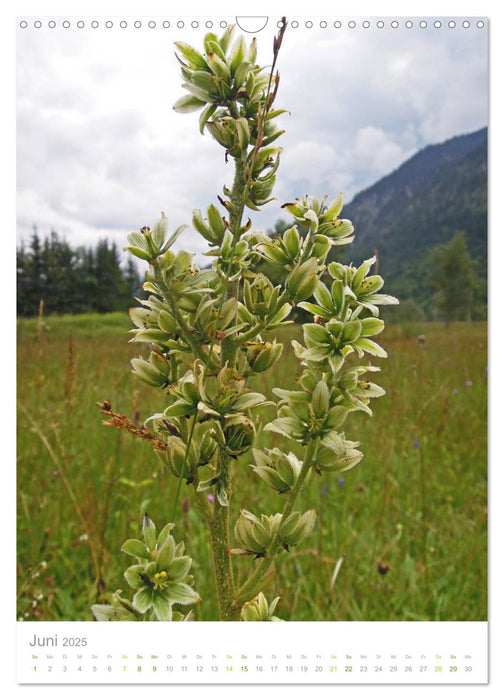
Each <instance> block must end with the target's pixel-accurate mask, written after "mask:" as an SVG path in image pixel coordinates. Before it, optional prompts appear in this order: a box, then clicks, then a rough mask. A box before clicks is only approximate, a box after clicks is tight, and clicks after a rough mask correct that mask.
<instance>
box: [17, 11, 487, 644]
mask: <svg viewBox="0 0 504 700" xmlns="http://www.w3.org/2000/svg"><path fill="white" fill-rule="evenodd" d="M265 19H266V20H267V22H265V24H264V27H263V28H259V29H260V31H259V30H256V31H251V30H250V29H243V28H242V27H241V26H240V25H239V23H237V21H236V18H233V17H223V18H215V17H211V18H206V17H194V18H188V17H185V18H183V21H182V20H180V21H179V20H178V19H177V18H176V17H175V18H174V17H166V18H162V17H155V18H152V19H145V18H139V19H137V20H135V18H132V17H124V18H122V17H113V18H110V20H108V23H107V22H106V21H105V19H104V18H97V20H93V18H91V17H87V18H85V21H79V20H78V18H76V17H69V18H68V20H67V19H66V18H54V20H51V18H41V19H40V21H39V22H38V24H37V21H34V20H33V19H30V20H27V21H23V22H18V28H17V51H18V58H17V148H18V155H17V191H18V196H17V367H18V374H17V411H18V413H17V489H16V493H17V510H16V512H17V582H18V584H17V611H16V619H17V620H18V621H20V622H23V621H28V622H34V621H35V622H36V621H43V622H59V621H75V622H78V621H82V622H85V621H87V622H92V621H96V627H97V629H100V625H98V623H99V622H103V621H112V622H123V621H130V622H132V621H139V622H141V621H151V622H152V621H157V622H165V623H166V622H192V621H196V622H206V621H213V622H215V621H234V622H258V621H264V622H266V621H270V622H281V621H287V622H289V621H299V622H303V621H313V622H329V621H331V622H338V621H341V622H374V621H390V622H403V621H407V622H416V621H420V622H421V621H424V622H430V621H441V622H454V621H486V620H487V139H488V134H487V125H488V60H487V49H488V47H487V38H488V22H486V21H485V22H481V21H480V22H478V21H476V19H475V18H468V19H465V18H453V20H451V21H449V20H448V18H446V17H443V18H439V19H437V18H435V17H428V18H414V17H411V18H408V17H398V18H396V19H394V18H384V19H383V21H382V20H380V19H379V18H369V20H366V19H365V18H359V17H357V18H355V19H354V20H352V19H351V18H338V17H320V18H319V17H313V18H309V19H307V18H304V17H302V18H299V17H288V16H287V17H286V18H282V17H280V16H279V17H269V18H265ZM93 624H94V623H93ZM93 629H94V627H93ZM170 634H172V633H170Z"/></svg>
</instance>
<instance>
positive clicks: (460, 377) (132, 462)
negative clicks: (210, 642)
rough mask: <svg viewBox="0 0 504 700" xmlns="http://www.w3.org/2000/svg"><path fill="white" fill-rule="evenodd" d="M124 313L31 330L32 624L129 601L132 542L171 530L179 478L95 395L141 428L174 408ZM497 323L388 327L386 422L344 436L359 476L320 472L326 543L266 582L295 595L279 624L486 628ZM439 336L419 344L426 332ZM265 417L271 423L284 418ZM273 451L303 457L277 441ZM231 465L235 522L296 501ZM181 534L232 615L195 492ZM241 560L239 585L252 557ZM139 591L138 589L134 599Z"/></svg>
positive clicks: (27, 357)
mask: <svg viewBox="0 0 504 700" xmlns="http://www.w3.org/2000/svg"><path fill="white" fill-rule="evenodd" d="M129 327H130V322H129V319H128V317H127V316H126V315H123V314H109V315H105V316H103V315H98V314H87V315H82V316H62V317H48V318H46V319H44V321H43V322H42V323H40V322H38V321H37V319H29V320H20V321H19V322H18V435H17V455H18V465H17V469H18V476H17V494H18V503H17V514H18V617H19V619H27V620H33V619H36V620H90V619H92V615H91V612H90V605H91V604H92V603H94V602H97V601H101V600H104V599H105V597H106V595H107V594H108V593H110V592H111V591H115V590H116V589H117V588H122V589H123V590H125V591H127V590H128V587H127V584H126V582H125V581H124V579H123V577H122V572H123V571H124V568H125V566H126V565H127V564H128V563H132V562H131V561H129V562H128V559H129V558H127V557H126V556H125V555H123V554H121V553H120V551H119V549H120V546H121V544H122V542H123V541H124V540H125V539H126V538H127V537H132V536H137V535H138V534H139V526H140V518H141V514H142V513H143V512H144V511H146V510H147V511H148V512H149V514H150V515H151V517H152V518H153V520H154V521H155V522H156V523H158V524H159V525H160V526H161V525H163V524H165V522H167V521H168V520H169V519H170V517H171V513H172V508H173V507H174V499H175V493H176V491H177V486H178V484H177V481H176V479H175V478H174V477H173V476H172V475H171V474H169V473H167V472H166V471H163V470H162V468H161V465H160V463H159V462H158V461H157V458H156V456H155V455H154V453H153V452H152V450H151V449H150V448H149V446H148V445H146V444H144V443H142V442H140V441H138V440H136V439H135V438H133V437H132V436H130V435H128V434H125V433H124V432H122V431H118V430H112V429H109V428H106V427H104V426H103V425H102V423H101V415H100V413H99V410H98V408H97V407H96V402H97V401H103V400H105V399H108V400H110V401H111V403H112V406H113V408H114V409H115V410H117V411H119V412H121V413H125V414H127V415H128V416H129V417H130V418H131V419H132V420H134V421H135V422H136V423H139V424H140V423H141V422H142V421H143V420H145V419H146V418H147V417H148V416H149V415H151V414H152V413H154V412H157V411H159V410H162V408H163V406H162V402H161V400H162V395H161V394H160V393H159V392H157V391H156V390H154V389H152V390H150V389H149V387H146V386H145V385H144V384H141V383H140V382H138V381H136V379H135V378H134V377H133V376H132V374H131V372H130V366H129V360H130V358H131V357H133V356H136V355H138V354H141V353H143V354H145V350H144V349H143V348H142V346H139V345H136V344H135V345H134V344H128V342H127V340H128V336H127V331H128V329H129ZM486 331H487V329H486V324H484V323H472V324H453V325H451V326H450V327H447V328H446V327H444V326H443V325H441V324H433V323H422V324H415V325H414V326H400V325H391V326H389V327H388V328H387V330H386V331H385V333H384V334H383V336H382V344H383V345H384V346H385V347H386V349H387V351H388V353H389V358H388V359H387V360H385V361H382V360H380V361H378V362H376V363H374V364H379V365H381V367H382V372H381V374H380V375H379V379H378V383H379V384H381V385H382V386H383V387H384V388H385V389H386V391H387V395H386V396H385V397H383V398H381V399H377V400H375V401H374V403H373V411H374V416H373V418H369V417H367V416H365V415H364V414H357V413H355V414H352V415H351V416H350V417H349V419H348V421H347V423H346V425H345V430H346V436H347V437H348V438H349V439H355V440H360V442H361V449H362V451H363V452H364V455H365V457H364V459H363V460H362V462H361V463H360V464H359V465H358V466H357V467H356V468H355V469H354V470H351V471H349V472H345V473H335V474H330V475H324V476H317V475H313V477H312V478H311V480H310V482H309V484H308V485H307V486H306V487H305V489H304V491H303V492H302V494H301V497H300V502H299V504H298V506H297V508H298V509H299V510H306V509H308V508H310V507H315V508H316V510H317V513H318V520H317V525H316V528H315V531H314V532H313V534H312V535H311V537H310V538H309V539H308V540H307V541H305V542H304V543H303V544H302V545H300V546H299V547H298V548H292V549H291V550H290V551H289V552H288V553H287V552H286V553H285V554H284V555H282V557H281V558H280V560H279V565H278V567H277V571H276V577H275V580H273V581H271V582H270V583H269V584H268V586H267V587H266V589H265V593H266V595H267V596H268V597H269V598H270V597H272V596H273V595H280V596H281V600H280V603H279V605H278V608H277V614H279V615H280V616H281V617H283V618H285V619H295V620H369V621H371V620H485V619H487V607H486V606H487V598H486V593H487V584H486V576H487V559H486V556H487V554H486V552H487V531H486V526H487V523H486V498H487V376H486V362H487V344H486ZM419 333H422V334H424V335H425V342H424V343H420V342H419V341H418V334H419ZM276 335H277V338H278V339H279V340H282V341H284V342H285V344H286V348H285V352H284V356H283V357H282V359H281V361H280V362H279V363H278V364H277V365H276V366H275V368H274V369H273V370H272V371H271V372H270V373H268V374H265V375H260V376H258V377H257V378H255V380H254V381H255V386H256V387H257V389H258V390H260V391H263V392H264V393H266V394H269V395H270V394H271V388H272V387H273V386H274V385H275V383H276V384H278V385H280V386H286V385H289V384H290V385H292V384H293V380H294V379H295V376H296V374H297V372H298V366H297V361H296V360H295V358H294V355H293V353H292V351H291V350H290V344H289V341H290V339H292V338H299V336H300V329H299V328H298V327H295V326H292V327H288V328H286V329H283V330H282V332H278V333H277V334H276ZM268 411H270V409H263V410H262V414H261V418H262V420H263V423H265V422H266V421H267V420H269V419H270V418H271V417H272V414H271V412H269V413H268ZM259 442H260V443H262V444H264V445H267V444H268V445H272V444H278V445H282V446H283V447H284V448H288V449H290V450H293V451H296V447H297V446H296V445H294V444H290V445H289V444H288V442H287V441H284V440H283V438H281V437H280V436H276V435H273V434H265V433H262V432H260V437H259ZM250 461H251V454H250V453H249V454H247V455H245V456H244V457H243V458H242V459H240V460H239V462H238V463H237V465H236V469H235V472H234V493H235V498H234V500H233V506H232V521H234V520H235V518H236V517H237V515H238V512H239V510H240V508H247V509H248V510H251V511H253V512H255V513H260V512H265V513H274V512H277V511H280V510H281V508H282V498H283V497H282V496H278V495H276V494H275V493H273V492H272V491H271V490H270V489H269V488H268V487H267V486H266V485H265V484H264V483H263V482H262V481H260V480H259V479H258V478H257V476H256V475H255V474H254V473H253V472H252V470H251V469H250V467H249V463H250ZM176 512H177V516H176V522H177V527H176V529H175V531H174V534H175V536H176V539H177V540H179V539H183V540H184V541H185V543H186V547H187V552H188V554H190V556H192V557H193V559H194V567H193V573H194V576H195V588H196V590H197V591H198V592H199V594H200V595H201V597H202V603H201V604H200V605H199V606H198V607H197V619H217V605H216V601H215V595H214V584H213V573H212V565H211V554H210V548H209V543H208V538H207V532H206V529H205V527H204V526H203V524H202V523H201V521H200V519H199V516H198V515H197V513H196V511H195V508H194V506H193V502H192V490H191V489H190V488H189V487H187V486H185V485H184V486H183V488H182V491H181V494H180V498H179V500H178V501H177V504H176ZM239 559H240V560H239V561H237V562H236V566H235V573H236V578H237V580H238V582H239V581H240V580H241V581H243V579H244V575H245V572H246V570H247V568H248V567H251V566H253V565H254V564H253V562H252V561H249V560H248V559H247V560H246V561H244V560H243V559H242V558H239ZM128 592H129V591H128Z"/></svg>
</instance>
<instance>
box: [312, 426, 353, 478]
mask: <svg viewBox="0 0 504 700" xmlns="http://www.w3.org/2000/svg"><path fill="white" fill-rule="evenodd" d="M358 446H359V443H358V442H352V441H351V440H345V438H344V436H343V435H340V434H338V433H337V432H336V431H333V432H331V433H329V435H327V436H326V437H325V438H324V439H323V440H322V441H321V443H320V446H319V448H318V451H317V456H316V459H315V469H316V471H318V472H337V471H347V470H348V469H352V467H355V465H356V464H358V463H359V462H360V460H361V459H362V457H363V456H364V455H363V454H362V452H360V451H359V450H357V449H355V448H356V447H358Z"/></svg>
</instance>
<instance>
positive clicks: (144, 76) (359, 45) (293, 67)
mask: <svg viewBox="0 0 504 700" xmlns="http://www.w3.org/2000/svg"><path fill="white" fill-rule="evenodd" d="M49 19H51V18H48V17H45V18H40V21H41V24H42V26H40V27H38V28H37V27H36V26H35V20H36V18H34V17H29V18H27V26H26V27H22V26H21V24H20V23H19V22H18V27H19V28H18V37H17V50H18V69H17V81H18V93H17V96H18V122H17V123H18V172H17V177H18V199H17V212H18V231H17V238H18V241H21V240H24V241H28V240H29V237H30V235H31V233H32V230H33V226H34V225H36V226H37V228H38V230H39V233H40V234H41V235H43V236H44V235H46V234H48V233H49V232H50V230H51V229H55V230H56V231H57V232H58V233H60V234H61V235H62V236H64V237H65V238H66V239H67V240H68V241H69V242H70V243H72V244H75V245H77V244H79V245H80V244H88V245H95V244H96V242H97V241H98V239H99V238H104V237H107V238H109V240H114V241H116V242H117V244H118V245H119V247H121V248H122V246H123V245H124V244H125V236H126V234H127V233H129V232H130V231H133V230H137V229H138V228H140V227H141V226H143V225H145V224H148V225H152V223H153V222H154V221H155V220H156V218H157V217H158V216H159V213H160V212H161V211H164V212H165V213H166V214H167V216H168V220H169V227H170V229H172V228H175V227H176V226H178V225H180V224H181V223H189V222H190V219H191V212H192V210H193V209H194V208H206V207H207V206H208V205H209V204H210V203H211V202H213V203H217V199H216V197H217V194H220V193H221V191H222V185H223V184H225V183H228V184H231V182H232V176H233V173H232V165H231V164H228V165H226V164H225V162H224V158H223V151H222V149H221V147H220V146H218V145H217V144H216V143H215V142H213V141H212V139H211V138H210V136H209V135H206V136H204V137H203V136H201V135H200V134H199V131H198V125H197V119H198V115H197V113H193V114H187V115H181V114H177V113H175V112H174V111H173V109H172V104H173V103H174V102H175V100H176V99H177V98H178V97H180V96H181V95H182V94H183V91H182V89H181V87H180V83H181V78H180V75H179V69H178V64H177V61H176V59H175V56H174V46H173V42H174V41H177V40H180V41H184V42H186V43H190V44H193V45H195V46H197V47H200V46H201V41H202V36H203V33H204V31H208V29H205V26H204V25H205V18H201V17H198V20H197V21H198V23H199V26H198V27H197V28H194V27H191V19H190V18H187V17H184V18H183V21H184V24H185V26H184V27H183V28H182V27H180V28H177V26H176V24H177V19H176V18H169V19H170V27H169V28H168V27H163V25H162V20H160V19H159V18H157V22H156V27H153V28H151V27H149V26H148V21H149V19H150V18H140V17H138V18H135V17H124V18H123V17H119V16H117V17H112V18H110V19H111V20H112V21H113V26H112V27H106V26H105V21H106V19H107V18H100V17H97V18H96V20H95V21H96V22H97V23H98V25H99V26H97V27H92V26H91V18H90V17H86V18H83V21H84V26H83V27H82V28H79V27H78V26H77V21H78V18H77V17H71V18H69V21H70V26H69V27H67V28H65V27H63V26H62V23H63V20H64V19H65V18H58V17H54V18H53V19H54V21H55V23H56V26H55V27H50V26H49V25H48V21H49ZM276 19H277V18H270V20H269V22H268V25H267V26H266V28H265V29H263V30H262V31H261V32H260V33H259V34H258V44H259V54H258V60H259V62H260V63H261V64H268V63H269V62H270V60H271V59H270V57H271V42H272V36H273V33H274V31H275V30H276V26H275V22H276ZM292 19H294V18H292ZM378 19H379V18H372V17H370V18H369V19H368V21H369V24H370V26H369V27H364V26H363V21H364V19H363V18H356V26H355V27H349V26H348V22H349V20H348V19H347V20H345V19H344V18H340V21H341V25H342V26H341V27H334V22H333V20H332V19H331V18H325V20H326V21H327V26H325V27H321V26H320V19H319V18H315V17H313V18H310V21H311V22H312V23H313V26H312V27H310V28H308V27H306V26H305V22H306V20H307V18H306V17H303V18H299V26H298V27H296V28H294V27H292V26H291V27H289V28H288V30H287V32H286V35H285V38H284V44H283V46H282V50H281V54H280V57H279V61H278V68H279V70H280V73H281V82H280V89H279V93H278V97H277V106H278V107H284V108H286V109H288V110H289V114H286V115H284V116H283V117H282V118H281V126H282V127H283V128H284V129H285V130H286V133H285V135H284V136H283V137H282V139H281V140H279V141H278V145H282V146H283V148H284V152H283V154H282V161H281V163H282V164H281V166H280V170H279V172H278V184H277V190H276V195H277V198H278V201H277V202H273V203H270V204H268V205H267V206H266V207H265V208H264V210H263V212H261V214H259V215H256V214H253V218H254V223H255V224H256V225H257V226H261V227H268V226H272V225H273V224H274V222H275V221H276V220H277V219H278V218H280V217H281V216H282V211H281V209H280V205H281V204H282V203H283V202H285V201H288V200H291V199H292V198H294V197H296V196H299V195H303V194H305V193H313V194H318V195H322V194H328V195H329V196H334V195H335V194H337V193H338V192H340V191H342V192H343V193H344V195H345V199H346V201H350V200H351V199H352V197H353V196H354V195H355V194H356V193H357V192H359V191H360V190H362V189H363V188H365V187H367V186H369V185H371V184H373V183H374V182H375V181H376V180H378V179H379V178H381V177H382V176H384V175H386V174H388V173H389V172H391V171H392V170H394V169H395V168H397V167H398V166H399V165H400V164H401V163H403V162H404V161H405V160H407V159H408V158H409V157H410V156H411V155H413V154H414V153H415V152H417V151H418V150H419V149H420V148H422V147H424V146H425V145H427V144H431V143H439V142H442V141H444V140H445V139H447V138H450V137H452V136H455V135H458V134H462V133H469V132H471V131H475V130H476V129H479V128H481V127H483V126H485V125H486V124H487V120H488V117H487V26H486V25H487V22H486V21H484V22H483V24H484V26H483V27H478V26H477V23H476V20H475V18H474V17H472V18H470V26H469V27H464V26H463V24H462V21H463V18H460V17H456V18H455V20H456V26H455V27H449V26H448V21H449V18H447V17H443V18H440V22H441V26H440V27H436V26H435V25H434V20H435V18H432V17H429V18H425V19H426V24H427V26H425V27H422V26H421V25H420V19H415V18H414V17H408V18H405V17H403V18H400V17H398V18H397V23H398V26H397V27H392V26H391V22H392V18H390V17H388V18H384V26H383V27H379V26H378V25H377V22H378ZM135 20H137V21H138V22H141V25H142V26H141V27H135V26H134V21H135ZM407 20H409V21H410V22H411V23H412V26H411V27H407V26H405V22H406V21H407ZM121 21H123V22H127V26H126V27H121V26H120V22H121ZM208 21H210V20H208ZM211 21H213V24H214V29H215V28H216V27H217V29H218V31H219V33H220V32H221V31H222V30H221V29H219V27H218V24H219V20H218V19H216V18H215V17H213V18H211ZM249 36H250V37H251V36H252V35H251V34H249ZM184 236H185V237H181V239H179V240H180V245H181V246H182V247H185V248H186V249H188V250H191V251H197V252H201V251H203V250H205V249H206V243H204V242H201V240H200V239H199V237H197V236H196V235H195V234H193V233H191V232H186V233H185V234H184Z"/></svg>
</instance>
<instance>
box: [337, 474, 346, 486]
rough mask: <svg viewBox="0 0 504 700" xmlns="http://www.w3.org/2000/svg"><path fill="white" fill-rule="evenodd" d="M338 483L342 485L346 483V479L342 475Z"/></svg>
mask: <svg viewBox="0 0 504 700" xmlns="http://www.w3.org/2000/svg"><path fill="white" fill-rule="evenodd" d="M338 484H339V485H340V487H342V486H344V485H345V479H344V478H343V477H342V476H340V478H339V479H338Z"/></svg>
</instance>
